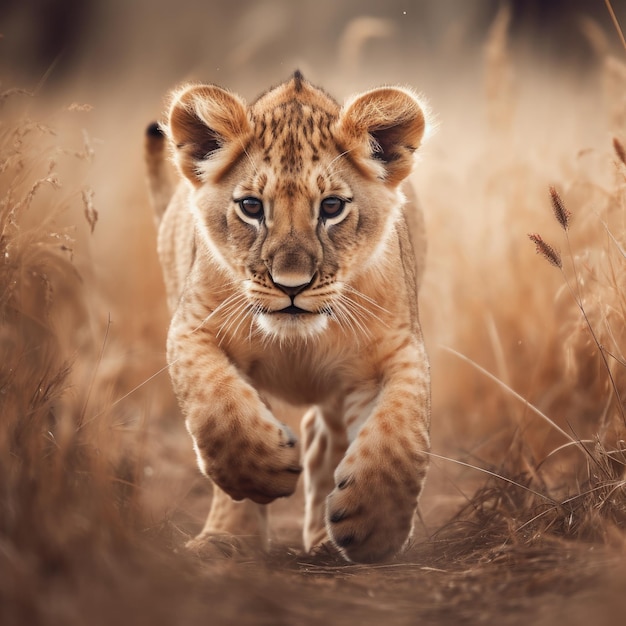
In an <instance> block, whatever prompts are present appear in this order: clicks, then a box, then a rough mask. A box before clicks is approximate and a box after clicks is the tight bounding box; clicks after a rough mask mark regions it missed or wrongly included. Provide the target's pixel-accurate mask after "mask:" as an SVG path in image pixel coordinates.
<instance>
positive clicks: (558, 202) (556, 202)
mask: <svg viewBox="0 0 626 626" xmlns="http://www.w3.org/2000/svg"><path fill="white" fill-rule="evenodd" d="M550 199H551V200H552V210H553V211H554V217H556V220H557V222H558V223H559V224H560V225H561V227H562V228H563V230H567V229H568V228H569V223H570V219H571V217H572V214H571V212H570V211H568V210H567V208H566V207H565V204H564V203H563V200H562V199H561V196H560V195H559V192H558V191H557V190H556V188H555V187H554V186H552V185H550Z"/></svg>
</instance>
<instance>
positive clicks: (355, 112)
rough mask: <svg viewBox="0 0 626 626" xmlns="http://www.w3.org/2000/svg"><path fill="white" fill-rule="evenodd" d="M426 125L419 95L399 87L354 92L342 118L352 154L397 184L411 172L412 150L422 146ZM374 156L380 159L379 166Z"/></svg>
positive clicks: (342, 127)
mask: <svg viewBox="0 0 626 626" xmlns="http://www.w3.org/2000/svg"><path fill="white" fill-rule="evenodd" d="M425 126H426V122H425V119H424V112H423V110H422V107H421V106H420V103H419V101H418V100H417V98H416V97H415V96H414V95H413V94H412V93H411V92H409V91H408V90H405V89H401V88H398V87H382V88H380V89H373V90H372V91H367V92H365V93H364V94H361V95H357V96H354V97H353V98H351V99H350V100H349V101H348V102H347V103H346V104H345V106H344V107H343V109H342V111H341V114H340V118H339V128H340V129H341V131H342V133H343V135H344V140H345V141H346V144H347V145H346V147H347V149H348V150H350V156H351V157H352V158H354V159H355V161H356V162H357V163H358V164H359V165H361V166H364V167H365V170H366V171H369V172H370V173H374V174H375V175H376V176H378V177H381V178H383V179H384V180H385V182H387V183H388V184H389V185H391V186H394V187H395V186H397V185H398V184H400V183H401V182H402V181H403V180H404V179H405V178H406V177H407V176H408V175H409V173H410V172H411V169H412V167H413V153H414V152H415V150H417V148H419V145H420V143H421V141H422V137H423V136H424V129H425ZM372 159H375V160H376V161H378V162H379V165H378V167H377V166H376V164H374V163H372ZM380 166H382V168H381V167H380ZM381 169H382V171H381Z"/></svg>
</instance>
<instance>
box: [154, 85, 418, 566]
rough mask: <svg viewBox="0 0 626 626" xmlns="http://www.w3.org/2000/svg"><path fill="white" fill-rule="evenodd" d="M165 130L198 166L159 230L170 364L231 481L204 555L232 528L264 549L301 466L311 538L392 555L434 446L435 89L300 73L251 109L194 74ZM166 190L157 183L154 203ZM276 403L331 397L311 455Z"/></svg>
mask: <svg viewBox="0 0 626 626" xmlns="http://www.w3.org/2000/svg"><path fill="white" fill-rule="evenodd" d="M163 128H164V132H165V134H166V136H167V139H168V140H169V142H170V145H171V147H172V151H173V158H174V161H175V163H176V165H177V167H178V170H179V172H180V173H181V175H182V181H181V183H180V186H179V188H178V190H177V191H176V193H175V194H174V196H173V198H172V200H171V202H170V204H169V207H168V208H167V210H166V211H165V214H164V216H163V220H162V222H161V227H160V231H159V240H158V248H159V254H160V258H161V262H162V265H163V271H164V276H165V283H166V287H167V296H168V301H169V305H170V308H171V310H172V314H173V318H172V323H171V327H170V331H169V335H168V359H169V363H170V372H171V377H172V382H173V385H174V389H175V391H176V394H177V396H178V399H179V402H180V405H181V408H182V411H183V413H184V415H185V419H186V424H187V428H188V430H189V432H190V434H191V436H192V438H193V442H194V447H195V450H196V454H197V457H198V463H199V466H200V468H201V470H202V471H203V472H204V473H205V474H206V475H207V476H208V477H210V478H211V479H212V480H213V481H214V483H215V485H216V496H215V498H214V504H213V509H212V511H211V513H210V515H209V519H208V520H207V524H206V525H205V528H204V529H203V531H202V533H201V534H200V535H199V536H198V538H196V540H194V542H193V547H194V548H196V549H198V547H199V546H202V545H204V546H210V544H211V542H215V541H218V540H219V539H218V538H219V537H222V536H223V535H225V534H228V533H230V534H232V535H246V536H247V537H248V538H249V537H256V541H257V543H258V545H260V546H261V547H263V546H265V545H266V543H267V534H266V532H267V531H266V522H265V515H264V513H263V512H256V513H255V508H254V507H256V506H258V505H263V504H265V503H268V502H271V501H272V500H274V499H275V498H279V497H283V496H288V495H290V494H291V493H293V491H294V489H295V487H296V483H297V480H298V476H299V474H300V471H301V469H302V468H301V462H302V463H303V464H304V474H305V475H304V483H305V492H306V511H305V527H304V544H305V547H306V549H307V550H310V549H313V548H314V547H315V546H317V545H319V544H321V543H323V542H327V541H328V540H330V541H332V542H333V544H334V545H335V546H336V547H337V548H338V549H339V550H340V551H341V552H342V554H343V555H344V556H345V557H347V558H348V559H350V560H353V561H358V562H373V561H380V560H384V559H387V558H390V557H392V556H393V555H395V554H397V553H398V552H399V551H400V550H401V549H402V548H403V546H404V545H405V544H406V542H407V539H408V538H409V536H410V534H411V530H412V526H413V518H414V514H415V511H416V507H417V500H418V496H419V493H420V491H421V488H422V484H423V481H424V477H425V475H426V469H427V464H428V462H427V454H425V453H426V452H427V451H428V449H429V421H430V380H429V369H428V360H427V356H426V353H425V350H424V344H423V340H422V335H421V330H420V325H419V319H418V308H417V290H418V282H419V276H420V273H421V269H422V267H421V266H422V263H423V247H424V240H423V223H422V221H421V216H420V215H419V212H418V211H417V207H416V205H415V203H414V202H411V203H409V204H407V205H406V207H404V209H403V205H404V203H405V197H404V195H403V193H402V191H401V190H400V186H401V184H402V182H403V181H404V180H405V179H406V177H407V176H408V175H409V173H410V171H411V169H412V167H413V153H414V151H415V150H416V149H417V148H418V146H419V144H420V142H421V140H422V136H423V133H424V128H425V119H424V114H423V109H422V107H421V106H420V103H419V101H418V100H417V98H416V97H415V96H414V95H413V94H412V93H411V92H409V91H408V90H405V89H401V88H394V87H386V88H382V89H375V90H372V91H369V92H366V93H364V94H361V95H359V96H355V97H353V98H352V99H350V100H349V101H348V102H347V103H346V104H345V105H344V106H343V107H340V106H339V105H338V104H337V103H336V102H335V101H334V100H333V99H331V98H330V97H329V96H327V95H326V94H325V93H324V92H323V91H321V90H319V89H317V88H315V87H313V86H311V85H310V84H309V83H308V82H306V81H305V80H304V79H303V78H302V77H301V75H300V74H299V73H296V74H295V75H294V77H293V78H292V79H291V80H289V81H288V82H286V83H284V84H282V85H280V86H278V87H277V88H275V89H272V90H270V91H269V92H267V93H266V94H264V95H263V96H261V98H259V99H258V100H257V101H256V102H255V103H253V104H252V105H249V106H248V105H246V104H245V103H244V102H243V100H242V99H241V98H239V97H238V96H236V95H234V94H231V93H230V92H227V91H225V90H222V89H220V88H219V87H215V86H205V85H191V86H185V87H183V88H181V89H179V90H177V91H176V92H174V94H173V95H172V100H171V105H170V108H169V112H168V120H167V123H166V124H164V125H163ZM164 141H165V139H164ZM147 145H148V148H149V151H150V153H149V155H148V159H149V163H150V162H151V161H150V159H154V155H155V154H156V153H157V152H158V150H157V149H155V146H154V142H153V141H151V142H148V143H147ZM151 171H157V170H156V169H155V168H154V166H152V167H151ZM160 184H161V183H160V180H159V179H158V178H155V177H152V178H151V185H152V187H153V195H155V196H158V193H157V192H158V190H159V185H160ZM155 190H156V191H155ZM244 198H256V199H258V200H260V201H262V204H263V206H262V213H260V214H259V213H258V209H259V205H258V204H255V203H254V202H252V204H250V203H249V202H242V200H243V199H244ZM329 198H330V200H327V199H329ZM333 198H335V200H333ZM343 201H345V203H342V202H343ZM250 207H252V209H251V211H250ZM323 207H326V209H324V208H323ZM324 210H326V211H329V212H327V213H324V212H323V211H324ZM255 211H257V215H254V212H255ZM405 211H411V215H410V219H409V218H408V217H405ZM334 212H336V215H335V214H334ZM407 223H409V225H410V226H412V227H413V232H411V234H409V230H408V228H407ZM413 243H414V244H417V245H419V249H418V254H417V258H418V259H419V265H418V264H417V263H416V255H415V254H414V252H413ZM287 307H292V308H291V312H280V311H283V310H284V309H286V308H287ZM296 307H297V308H296ZM272 397H278V398H280V399H282V400H285V401H287V402H290V403H292V404H294V405H309V406H311V407H314V408H311V409H310V410H309V412H308V413H307V415H306V417H305V419H304V420H303V446H304V450H303V453H302V461H301V453H300V450H299V446H298V443H297V440H296V437H295V436H294V435H293V434H292V433H291V432H290V431H289V429H288V428H287V427H286V426H285V425H284V424H281V423H280V422H279V421H278V420H277V419H276V418H275V417H274V415H273V414H272V410H271V407H270V404H269V402H270V399H271V398H272ZM226 494H228V496H230V498H229V497H227V496H226ZM231 498H232V499H231ZM233 499H234V500H233ZM244 499H247V500H244ZM235 500H244V503H237V502H235ZM254 503H258V504H254ZM242 506H243V507H244V508H242Z"/></svg>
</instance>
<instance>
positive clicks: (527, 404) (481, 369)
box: [442, 346, 586, 454]
mask: <svg viewBox="0 0 626 626" xmlns="http://www.w3.org/2000/svg"><path fill="white" fill-rule="evenodd" d="M442 349H443V350H445V351H446V352H449V353H450V354H453V355H454V356H456V357H458V358H459V359H461V360H462V361H465V363H468V364H469V365H471V366H472V367H474V368H475V369H476V370H478V371H479V372H480V373H481V374H483V375H484V376H486V377H487V378H489V379H490V380H492V381H493V382H495V383H497V384H498V385H500V387H502V388H503V389H504V390H505V391H507V392H508V393H509V394H511V395H512V396H513V397H514V398H516V399H517V400H519V401H520V402H521V403H522V404H523V405H524V406H525V407H526V408H527V409H530V410H531V411H532V412H533V413H534V414H535V415H537V416H538V417H540V418H541V419H542V420H544V421H545V422H546V423H547V424H549V425H550V426H552V428H554V429H555V430H556V431H557V432H559V433H560V434H561V435H563V437H565V438H566V439H568V440H569V441H570V443H572V444H574V445H576V446H577V447H578V448H579V449H580V450H581V451H582V452H583V453H585V454H586V450H585V448H584V446H583V445H582V444H581V443H580V441H578V440H576V439H574V438H573V437H572V436H571V435H570V434H569V433H567V432H566V431H564V430H563V429H562V428H561V427H560V426H559V425H558V424H556V423H555V422H554V421H553V420H551V419H550V418H549V417H548V416H547V415H546V414H545V413H543V412H542V411H540V410H539V409H538V408H537V407H536V406H534V405H533V404H531V403H530V402H529V401H528V400H526V398H524V397H523V396H521V395H520V394H519V393H517V392H516V391H514V390H513V389H511V387H509V386H508V385H507V384H505V383H503V382H502V381H501V380H500V379H499V378H498V377H497V376H494V375H493V374H492V373H491V372H489V371H488V370H486V369H485V368H484V367H481V366H480V365H478V363H476V362H475V361H472V359H470V358H468V357H466V356H465V355H464V354H461V353H460V352H457V351H456V350H455V349H454V348H448V347H447V346H442Z"/></svg>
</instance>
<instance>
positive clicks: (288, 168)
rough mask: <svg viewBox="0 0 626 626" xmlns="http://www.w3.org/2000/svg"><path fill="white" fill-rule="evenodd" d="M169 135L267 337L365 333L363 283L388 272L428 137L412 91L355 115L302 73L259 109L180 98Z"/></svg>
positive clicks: (357, 107) (365, 102)
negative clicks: (385, 264)
mask: <svg viewBox="0 0 626 626" xmlns="http://www.w3.org/2000/svg"><path fill="white" fill-rule="evenodd" d="M167 130H168V134H169V137H170V139H171V141H172V143H173V145H174V146H175V160H176V163H177V165H178V167H179V169H180V171H181V172H182V173H183V174H184V175H185V176H186V177H187V179H188V180H189V181H190V182H191V184H192V185H193V188H194V196H193V197H194V205H193V211H194V213H195V217H196V221H197V225H198V228H199V232H200V233H201V234H202V236H203V238H204V240H205V242H206V244H207V246H208V247H209V249H210V250H211V252H212V254H213V255H214V257H215V259H216V260H217V261H218V262H219V263H220V265H221V266H223V268H224V269H225V270H226V272H227V273H228V275H229V277H230V279H231V280H232V281H233V283H234V285H235V286H236V287H238V290H239V293H240V294H241V296H240V300H239V302H238V307H239V308H241V304H242V301H243V302H245V306H246V308H247V310H248V312H249V313H251V314H252V315H254V316H255V319H256V322H257V324H258V327H259V328H260V329H261V330H263V331H264V332H265V333H267V334H269V335H274V336H278V337H280V338H287V337H295V336H307V335H312V334H315V333H318V332H320V331H322V330H323V329H324V328H326V326H327V324H328V320H329V319H331V318H332V319H334V320H336V321H337V322H338V323H339V324H343V325H344V326H347V327H348V328H352V329H355V327H358V326H359V325H360V324H361V322H360V321H359V318H360V316H359V314H358V308H357V307H358V306H359V305H358V304H356V303H355V300H354V299H353V297H354V295H355V292H354V287H353V286H351V283H352V281H353V280H354V278H355V277H356V276H358V274H359V273H360V272H362V271H363V270H364V269H365V268H367V267H368V266H369V265H370V264H372V263H381V262H382V258H383V256H384V254H383V253H384V249H385V245H386V242H387V240H388V238H389V236H390V231H391V227H392V225H393V222H394V220H395V219H396V218H397V216H398V211H399V210H400V207H401V203H402V195H401V193H400V192H399V190H398V186H399V184H400V183H401V182H402V180H403V179H404V178H405V177H406V176H407V175H408V174H409V172H410V170H411V166H412V154H413V152H414V151H415V149H416V148H417V147H418V145H419V143H420V141H421V139H422V135H423V132H424V116H423V113H422V110H421V107H420V105H419V104H418V102H417V100H416V99H415V97H414V96H413V95H412V94H410V93H408V92H407V91H404V90H401V89H396V88H384V89H378V90H374V91H370V92H367V93H365V94H363V95H361V96H358V97H356V98H353V99H352V100H350V101H349V102H348V103H347V104H346V105H345V106H344V107H343V108H341V107H340V106H339V105H338V104H337V103H336V102H335V101H333V100H332V99H331V98H329V97H328V96H327V95H326V94H325V93H323V92H322V91H320V90H318V89H316V88H314V87H312V86H311V85H310V84H309V83H307V82H305V81H304V80H303V78H302V77H301V75H300V74H299V73H296V74H295V75H294V77H293V79H292V80H290V81H289V82H287V83H285V84H283V85H281V86H279V87H277V88H276V89H274V90H272V91H269V92H268V93H266V94H265V95H263V96H262V97H261V98H260V99H259V100H257V101H256V102H255V103H254V104H253V105H251V106H246V105H245V104H244V102H243V101H242V100H241V99H240V98H238V97H237V96H235V95H233V94H231V93H229V92H226V91H224V90H222V89H220V88H218V87H214V86H191V87H186V88H183V89H182V90H180V91H179V92H177V93H176V94H175V95H174V100H173V104H172V107H171V109H170V114H169V124H168V128H167Z"/></svg>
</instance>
